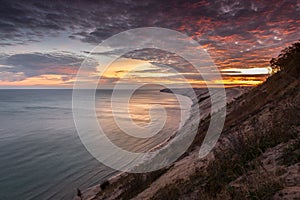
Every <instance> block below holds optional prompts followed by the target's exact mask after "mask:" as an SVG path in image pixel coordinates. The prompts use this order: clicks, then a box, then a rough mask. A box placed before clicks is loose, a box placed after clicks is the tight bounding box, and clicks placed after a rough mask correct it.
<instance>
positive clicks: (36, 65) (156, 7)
mask: <svg viewBox="0 0 300 200" xmlns="http://www.w3.org/2000/svg"><path fill="white" fill-rule="evenodd" d="M141 27H162V28H168V29H172V30H176V31H179V32H181V33H183V34H186V35H187V36H189V37H191V38H192V39H194V40H196V41H197V42H199V44H200V45H201V47H202V48H203V49H204V50H205V51H207V53H209V55H210V56H211V58H212V60H213V62H214V63H215V65H216V66H217V67H218V69H219V70H220V72H221V74H222V78H223V79H222V80H212V81H211V82H212V84H214V85H216V86H218V85H219V84H225V86H237V85H241V86H249V85H257V84H259V83H261V82H262V81H264V80H265V79H266V77H267V76H268V75H269V74H270V73H271V70H270V68H269V61H270V59H271V58H272V57H276V56H277V55H278V54H279V53H280V51H281V50H282V49H283V48H285V47H286V46H288V45H289V44H291V43H294V42H296V41H298V40H299V39H300V0H253V1H246V0H245V1H242V0H234V1H233V0H214V1H209V0H198V1H187V0H164V1H162V0H138V1H133V0H123V1H121V0H111V1H96V0H85V1H79V0H72V1H71V0H70V1H67V0H65V1H64V0H51V1H48V0H43V1H38V0H36V1H33V0H27V1H23V0H14V1H9V0H6V1H5V0H2V1H1V3H0V39H1V40H0V88H72V85H73V83H74V80H75V77H76V73H77V70H78V69H79V67H80V66H81V63H82V62H83V61H84V60H85V61H86V60H88V62H89V64H90V66H91V67H90V68H89V69H87V71H86V74H88V75H89V76H91V77H97V76H99V73H100V72H101V70H103V69H102V67H103V66H102V64H101V59H100V60H99V58H96V57H97V56H99V54H101V58H102V59H104V60H105V57H110V56H114V55H115V52H116V51H118V48H116V47H115V48H107V49H105V48H104V49H102V50H101V52H100V53H99V52H93V49H94V48H95V47H96V46H97V45H98V44H99V43H101V42H102V41H104V40H106V39H107V38H109V37H111V36H113V35H115V34H118V33H120V32H122V31H126V30H129V29H133V28H141ZM87 56H89V57H88V58H87ZM166 66H169V67H172V68H174V69H176V70H177V71H178V72H179V73H180V75H183V76H184V77H185V80H182V79H180V78H178V76H176V75H175V74H174V73H173V72H172V71H170V70H168V67H166ZM128 71H130V76H126V77H125V80H126V81H127V82H129V83H130V82H133V83H134V82H145V83H158V84H159V83H170V84H173V85H177V84H178V85H180V83H181V82H182V81H188V82H190V83H191V84H193V86H195V87H201V86H202V85H203V84H205V82H204V81H203V79H202V78H201V76H200V75H199V74H198V73H196V71H195V70H193V69H192V68H191V66H190V63H188V62H187V61H186V60H184V59H182V58H181V57H179V56H178V55H173V54H172V53H169V52H163V51H159V50H153V49H152V50H151V49H148V50H147V49H146V50H141V51H139V52H131V53H128V54H126V55H124V56H122V57H121V58H119V59H117V60H116V61H115V62H114V63H113V64H112V65H111V66H110V67H109V70H108V71H105V73H104V74H105V76H103V78H102V79H101V80H100V84H103V85H105V86H106V87H107V88H110V87H113V85H114V84H115V83H116V82H117V81H118V80H120V79H121V78H123V76H124V74H127V72H128ZM91 80H94V79H93V78H91Z"/></svg>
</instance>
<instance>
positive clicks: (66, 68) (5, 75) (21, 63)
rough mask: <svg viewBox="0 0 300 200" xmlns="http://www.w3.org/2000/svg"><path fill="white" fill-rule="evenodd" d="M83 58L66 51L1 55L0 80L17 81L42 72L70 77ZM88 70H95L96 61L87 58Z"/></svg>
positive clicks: (73, 74)
mask: <svg viewBox="0 0 300 200" xmlns="http://www.w3.org/2000/svg"><path fill="white" fill-rule="evenodd" d="M83 60H84V58H83V57H80V56H78V55H74V54H71V53H67V52H60V53H25V54H14V55H2V56H1V57H0V66H1V67H0V74H1V80H6V81H19V80H23V79H26V78H28V77H34V76H39V75H43V74H52V75H65V77H64V79H70V78H72V77H74V76H75V75H76V72H77V70H78V69H79V67H80V65H81V63H82V62H83ZM87 62H89V64H90V66H92V67H91V68H90V69H88V70H90V71H95V67H96V66H97V63H96V62H95V61H93V60H91V59H90V60H88V61H87Z"/></svg>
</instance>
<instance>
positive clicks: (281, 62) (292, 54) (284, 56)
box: [270, 40, 300, 72]
mask: <svg viewBox="0 0 300 200" xmlns="http://www.w3.org/2000/svg"><path fill="white" fill-rule="evenodd" d="M299 57H300V40H299V42H296V43H294V44H292V45H291V46H289V47H287V48H285V49H284V50H282V51H281V53H280V54H279V55H278V57H277V58H272V59H271V61H270V64H271V68H272V70H273V71H274V72H277V71H284V70H288V68H289V65H290V63H293V62H294V61H295V60H296V59H299ZM294 67H296V66H294ZM297 67H299V66H297Z"/></svg>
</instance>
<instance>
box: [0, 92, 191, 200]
mask: <svg viewBox="0 0 300 200" xmlns="http://www.w3.org/2000/svg"><path fill="white" fill-rule="evenodd" d="M123 92H124V93H126V91H123ZM111 93H112V92H111V90H101V91H99V90H98V91H97V93H96V98H95V102H96V113H97V117H98V120H99V123H100V124H101V126H103V128H104V130H105V133H106V134H107V136H108V138H110V139H111V141H112V142H113V143H115V144H116V145H118V146H121V147H122V148H124V149H126V150H129V151H135V152H144V151H147V150H150V149H151V148H153V147H155V146H157V145H158V144H160V143H162V142H163V141H164V140H166V139H167V138H168V137H170V136H171V135H172V134H173V132H174V131H175V130H177V128H178V126H179V124H180V122H181V119H180V112H182V111H183V112H184V113H185V114H186V115H188V113H189V109H190V102H189V100H188V98H187V97H184V98H181V99H180V101H183V104H184V105H186V106H185V107H184V108H182V109H181V108H180V106H179V104H178V101H177V98H176V96H175V95H173V94H169V93H161V92H159V90H140V91H137V92H136V93H135V95H134V96H133V97H132V99H131V101H130V114H131V117H132V119H133V121H134V122H136V123H137V124H140V125H143V124H147V123H148V122H149V108H150V107H151V106H152V105H154V104H160V105H162V106H163V107H164V108H165V109H166V111H167V113H168V117H167V123H166V126H165V127H164V128H163V129H162V131H161V132H160V133H159V134H157V135H156V136H154V137H153V138H149V139H137V138H134V137H131V136H128V135H126V134H124V133H123V132H122V131H121V130H120V128H118V126H117V125H116V124H115V122H114V120H113V118H112V112H111V108H110V97H111ZM121 96H122V95H121ZM120 98H122V97H120ZM100 100H101V101H100ZM98 102H101V103H98ZM118 106H124V105H121V104H120V105H118ZM124 114H125V113H122V112H118V115H119V116H120V117H121V118H122V116H123V115H124ZM124 116H125V115H124ZM124 120H125V118H124ZM111 156H113V155H111ZM116 159H117V158H116ZM116 173H117V172H116V171H114V170H112V169H110V168H108V167H106V166H104V165H103V164H101V163H99V162H98V161H97V160H96V159H94V158H93V157H92V156H91V155H90V154H89V153H88V152H87V150H86V149H85V147H84V146H83V144H82V143H81V141H80V138H79V136H78V134H77V132H76V128H75V125H74V121H73V115H72V90H0V200H2V199H3V200H7V199H15V200H18V199H22V200H23V199H38V200H41V199H72V197H73V196H74V195H75V193H76V188H80V189H83V190H84V189H86V188H88V187H90V186H93V185H95V184H98V183H101V182H102V181H103V180H105V179H107V178H109V177H111V176H113V175H114V174H116Z"/></svg>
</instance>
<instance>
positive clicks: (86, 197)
mask: <svg viewBox="0 0 300 200" xmlns="http://www.w3.org/2000/svg"><path fill="white" fill-rule="evenodd" d="M159 92H161V93H172V94H174V95H176V98H177V99H181V101H183V102H185V104H187V105H186V107H187V109H186V110H188V111H187V112H186V114H185V115H184V120H182V118H181V120H180V125H179V127H178V129H177V130H176V131H174V133H173V134H171V135H170V137H169V138H167V139H166V140H164V141H163V142H162V143H160V144H158V145H157V146H155V147H153V148H151V149H150V150H149V151H148V152H151V151H154V150H156V149H161V150H163V149H164V148H166V147H167V146H168V143H169V142H170V141H171V140H172V139H173V138H174V137H175V136H176V135H177V133H178V132H180V131H182V129H183V128H184V127H185V125H186V124H187V123H188V120H189V119H190V118H191V116H192V110H193V106H194V105H195V102H194V100H192V99H191V98H190V97H189V96H188V94H186V93H184V92H182V91H177V92H173V91H171V90H168V89H167V88H165V89H161V90H159ZM188 108H189V109H188ZM161 150H158V152H157V154H158V153H159V152H160V151H161ZM157 154H155V155H154V156H153V157H155V156H156V155H157ZM153 157H150V158H145V162H147V161H150V160H151V159H153ZM128 174H129V173H128V172H119V173H117V174H116V175H114V176H112V177H110V178H108V179H105V180H104V181H103V182H102V183H100V184H97V185H94V186H91V187H88V188H87V189H85V190H82V191H81V192H82V200H92V199H94V198H95V197H96V195H97V194H98V193H99V192H100V191H101V190H102V189H104V188H105V186H106V185H107V184H112V183H115V182H117V181H118V180H120V179H121V178H122V177H125V176H127V175H128ZM75 190H76V188H74V191H75ZM76 197H77V196H74V198H73V199H74V200H76V199H77V198H76Z"/></svg>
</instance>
